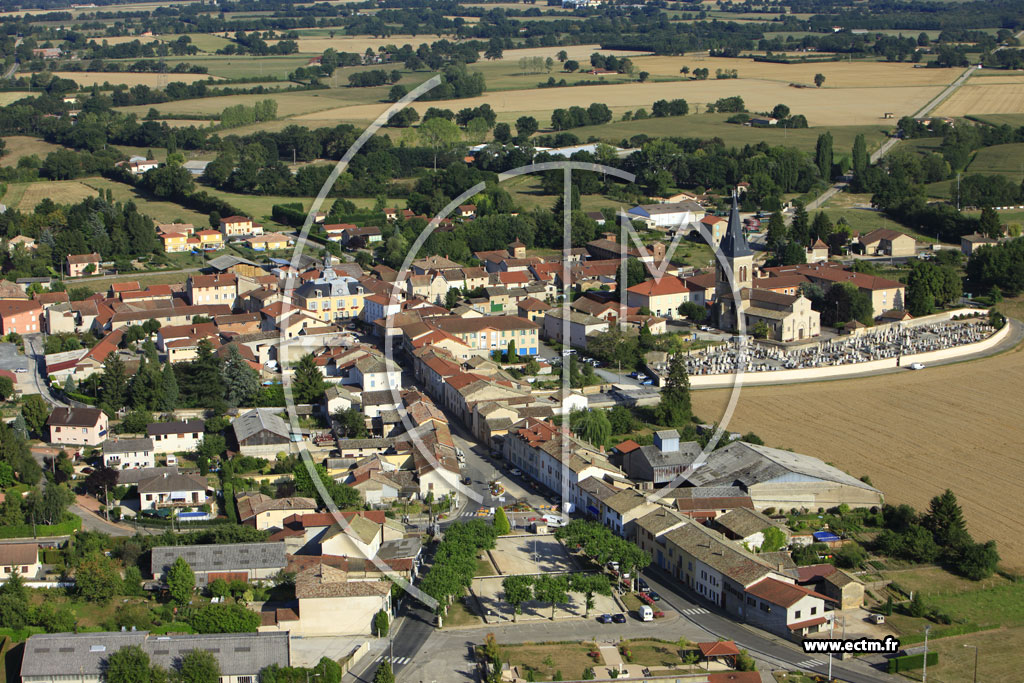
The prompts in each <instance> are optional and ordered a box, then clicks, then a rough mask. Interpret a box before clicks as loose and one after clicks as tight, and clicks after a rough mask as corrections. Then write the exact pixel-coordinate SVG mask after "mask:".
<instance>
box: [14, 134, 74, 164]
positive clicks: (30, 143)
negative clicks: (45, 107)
mask: <svg viewBox="0 0 1024 683" xmlns="http://www.w3.org/2000/svg"><path fill="white" fill-rule="evenodd" d="M4 143H5V144H6V145H7V151H6V153H5V154H4V156H2V157H0V166H15V165H17V163H18V160H19V159H21V158H22V157H27V156H31V155H33V154H35V155H36V156H38V157H39V158H40V159H42V158H44V157H45V156H46V155H47V154H49V153H50V152H54V151H56V150H58V149H63V148H62V147H61V146H60V145H54V144H52V143H49V142H46V141H45V140H40V139H39V138H31V137H28V136H27V135H11V136H9V137H5V138H4Z"/></svg>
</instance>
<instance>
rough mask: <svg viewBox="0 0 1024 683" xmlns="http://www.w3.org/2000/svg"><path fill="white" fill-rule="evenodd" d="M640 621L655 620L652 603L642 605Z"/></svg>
mask: <svg viewBox="0 0 1024 683" xmlns="http://www.w3.org/2000/svg"><path fill="white" fill-rule="evenodd" d="M639 614H640V621H654V610H652V609H651V606H650V605H640V610H639Z"/></svg>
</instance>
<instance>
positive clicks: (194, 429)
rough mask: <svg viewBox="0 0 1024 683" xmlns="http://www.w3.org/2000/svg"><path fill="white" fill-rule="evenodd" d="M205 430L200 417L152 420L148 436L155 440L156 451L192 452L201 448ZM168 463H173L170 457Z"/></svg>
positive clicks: (154, 447)
mask: <svg viewBox="0 0 1024 683" xmlns="http://www.w3.org/2000/svg"><path fill="white" fill-rule="evenodd" d="M203 431H204V426H203V421H202V420H198V419H196V420H179V421H176V422H152V423H150V424H149V425H148V426H147V427H146V436H148V437H149V438H150V439H152V440H153V452H154V453H160V454H167V453H191V452H193V451H195V450H196V449H197V448H199V444H200V443H201V442H202V440H203ZM167 464H169V465H170V464H173V463H172V462H171V461H170V459H168V463H167Z"/></svg>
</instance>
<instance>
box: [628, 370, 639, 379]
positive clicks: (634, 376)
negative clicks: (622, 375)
mask: <svg viewBox="0 0 1024 683" xmlns="http://www.w3.org/2000/svg"><path fill="white" fill-rule="evenodd" d="M629 376H630V377H632V378H633V379H638V378H639V377H640V373H639V372H637V371H636V370H634V371H633V372H631V373H629Z"/></svg>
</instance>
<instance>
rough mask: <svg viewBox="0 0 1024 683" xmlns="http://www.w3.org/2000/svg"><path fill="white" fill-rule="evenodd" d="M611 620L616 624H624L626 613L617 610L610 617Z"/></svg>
mask: <svg viewBox="0 0 1024 683" xmlns="http://www.w3.org/2000/svg"><path fill="white" fill-rule="evenodd" d="M612 621H614V622H615V623H616V624H625V623H626V615H625V614H623V613H622V612H619V613H618V614H616V615H615V616H613V617H612Z"/></svg>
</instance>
